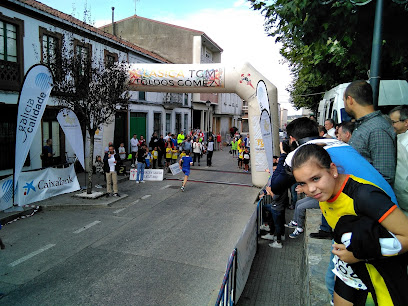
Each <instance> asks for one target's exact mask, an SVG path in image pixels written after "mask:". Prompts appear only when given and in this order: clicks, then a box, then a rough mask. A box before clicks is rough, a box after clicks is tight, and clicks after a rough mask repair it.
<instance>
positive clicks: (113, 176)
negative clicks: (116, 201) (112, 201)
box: [103, 146, 122, 197]
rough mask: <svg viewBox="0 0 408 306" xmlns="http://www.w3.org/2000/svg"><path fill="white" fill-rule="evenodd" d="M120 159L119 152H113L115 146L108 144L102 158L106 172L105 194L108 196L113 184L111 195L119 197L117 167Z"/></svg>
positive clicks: (120, 161)
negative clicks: (107, 148)
mask: <svg viewBox="0 0 408 306" xmlns="http://www.w3.org/2000/svg"><path fill="white" fill-rule="evenodd" d="M121 163H122V160H121V159H120V156H119V154H117V153H115V148H114V147H113V146H109V151H108V152H106V153H105V156H104V158H103V168H104V170H105V174H106V191H107V194H106V196H107V197H109V196H110V194H111V192H112V186H111V185H113V196H114V197H120V195H119V193H118V173H117V171H118V167H119V166H120V165H121Z"/></svg>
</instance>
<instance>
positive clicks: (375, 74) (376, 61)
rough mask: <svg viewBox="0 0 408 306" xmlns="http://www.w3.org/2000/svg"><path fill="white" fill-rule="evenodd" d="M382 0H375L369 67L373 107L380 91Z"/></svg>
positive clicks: (376, 103) (376, 106)
mask: <svg viewBox="0 0 408 306" xmlns="http://www.w3.org/2000/svg"><path fill="white" fill-rule="evenodd" d="M383 6H384V2H383V0H377V5H376V9H375V20H374V31H373V43H372V49H371V67H370V78H369V81H370V84H371V87H372V88H373V105H374V109H377V108H378V94H379V91H380V79H381V77H380V70H381V47H382V46H381V44H382V41H381V40H382V38H381V37H382V13H383Z"/></svg>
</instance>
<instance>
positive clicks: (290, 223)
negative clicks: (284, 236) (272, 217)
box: [285, 220, 297, 228]
mask: <svg viewBox="0 0 408 306" xmlns="http://www.w3.org/2000/svg"><path fill="white" fill-rule="evenodd" d="M285 227H289V228H297V222H295V221H293V220H292V221H290V222H289V223H288V224H285Z"/></svg>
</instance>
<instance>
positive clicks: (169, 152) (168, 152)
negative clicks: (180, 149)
mask: <svg viewBox="0 0 408 306" xmlns="http://www.w3.org/2000/svg"><path fill="white" fill-rule="evenodd" d="M172 155H173V143H172V142H171V139H170V140H168V141H167V142H166V167H167V168H168V167H170V164H171V156H172ZM169 171H170V169H169Z"/></svg>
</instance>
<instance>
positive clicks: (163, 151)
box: [157, 135, 166, 168]
mask: <svg viewBox="0 0 408 306" xmlns="http://www.w3.org/2000/svg"><path fill="white" fill-rule="evenodd" d="M157 149H158V153H159V155H158V159H157V161H158V164H159V168H161V167H163V165H164V161H163V156H164V158H165V154H166V142H165V141H164V138H163V135H160V138H159V140H158V141H157Z"/></svg>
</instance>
